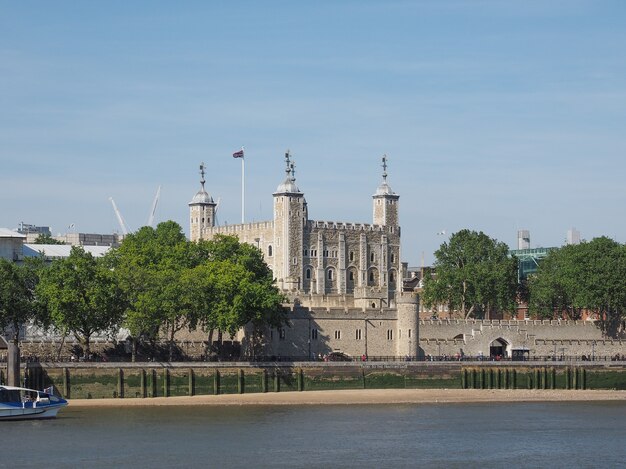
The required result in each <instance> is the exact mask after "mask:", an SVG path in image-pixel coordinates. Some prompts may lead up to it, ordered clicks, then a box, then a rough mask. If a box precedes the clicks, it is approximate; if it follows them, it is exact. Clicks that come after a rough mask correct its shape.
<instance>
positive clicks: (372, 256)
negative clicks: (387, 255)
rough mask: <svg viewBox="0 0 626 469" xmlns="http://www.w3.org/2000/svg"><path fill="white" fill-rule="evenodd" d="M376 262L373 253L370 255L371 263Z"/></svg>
mask: <svg viewBox="0 0 626 469" xmlns="http://www.w3.org/2000/svg"><path fill="white" fill-rule="evenodd" d="M375 260H376V256H375V255H374V253H373V252H372V253H371V254H370V262H374V261H375Z"/></svg>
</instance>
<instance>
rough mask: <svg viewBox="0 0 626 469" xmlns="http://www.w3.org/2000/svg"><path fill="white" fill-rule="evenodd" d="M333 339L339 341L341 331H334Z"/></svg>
mask: <svg viewBox="0 0 626 469" xmlns="http://www.w3.org/2000/svg"><path fill="white" fill-rule="evenodd" d="M335 339H337V340H341V331H335Z"/></svg>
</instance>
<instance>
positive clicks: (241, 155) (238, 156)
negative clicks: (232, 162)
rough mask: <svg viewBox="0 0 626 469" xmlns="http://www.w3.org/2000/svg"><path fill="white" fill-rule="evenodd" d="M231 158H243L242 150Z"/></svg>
mask: <svg viewBox="0 0 626 469" xmlns="http://www.w3.org/2000/svg"><path fill="white" fill-rule="evenodd" d="M233 158H243V149H242V150H239V151H236V152H235V153H233Z"/></svg>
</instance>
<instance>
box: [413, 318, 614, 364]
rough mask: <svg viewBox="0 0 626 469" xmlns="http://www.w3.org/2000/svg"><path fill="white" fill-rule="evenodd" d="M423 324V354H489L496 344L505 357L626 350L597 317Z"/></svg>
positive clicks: (610, 354)
mask: <svg viewBox="0 0 626 469" xmlns="http://www.w3.org/2000/svg"><path fill="white" fill-rule="evenodd" d="M419 328H420V340H419V342H420V343H419V350H418V353H419V356H422V357H424V356H428V355H430V356H441V355H448V356H456V355H457V354H463V355H465V356H468V357H477V356H484V357H489V356H490V355H493V354H494V349H492V347H496V348H498V347H502V352H503V353H502V355H503V356H505V357H510V356H511V355H512V354H513V351H514V350H518V351H520V352H521V351H525V352H526V353H527V355H529V356H530V357H533V356H536V357H554V356H556V357H560V356H578V357H580V356H582V355H588V356H596V357H601V356H606V357H609V356H614V355H620V356H621V355H625V354H626V338H621V339H620V338H611V337H607V336H606V335H604V333H603V332H602V330H601V328H600V327H599V324H598V323H597V322H596V321H548V320H543V321H542V320H522V321H519V320H514V319H511V320H477V319H466V320H464V319H450V320H420V321H419Z"/></svg>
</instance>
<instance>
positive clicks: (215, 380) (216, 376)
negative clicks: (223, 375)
mask: <svg viewBox="0 0 626 469" xmlns="http://www.w3.org/2000/svg"><path fill="white" fill-rule="evenodd" d="M219 393H220V370H215V374H214V375H213V394H215V395H216V396H217V395H218V394H219Z"/></svg>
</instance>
